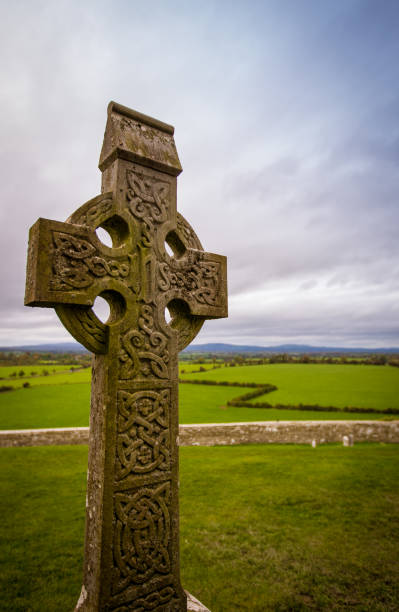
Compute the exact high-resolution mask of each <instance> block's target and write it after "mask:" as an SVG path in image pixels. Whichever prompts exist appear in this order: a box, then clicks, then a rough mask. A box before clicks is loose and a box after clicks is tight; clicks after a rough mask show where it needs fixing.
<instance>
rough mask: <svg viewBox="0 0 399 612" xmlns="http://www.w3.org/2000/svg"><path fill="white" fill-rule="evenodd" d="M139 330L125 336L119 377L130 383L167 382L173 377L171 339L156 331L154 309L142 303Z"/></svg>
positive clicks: (131, 331) (133, 330)
mask: <svg viewBox="0 0 399 612" xmlns="http://www.w3.org/2000/svg"><path fill="white" fill-rule="evenodd" d="M137 327H138V329H132V330H129V331H128V332H126V333H125V334H123V336H122V339H121V350H120V352H119V378H120V380H130V379H133V378H137V377H140V378H142V379H148V378H151V377H152V378H158V379H167V378H168V376H169V370H168V362H169V351H168V349H167V342H168V338H167V336H166V335H165V334H164V333H163V332H160V331H158V330H157V329H156V328H155V322H154V308H153V307H152V306H149V305H146V304H142V305H141V306H140V314H139V318H138V326H137Z"/></svg>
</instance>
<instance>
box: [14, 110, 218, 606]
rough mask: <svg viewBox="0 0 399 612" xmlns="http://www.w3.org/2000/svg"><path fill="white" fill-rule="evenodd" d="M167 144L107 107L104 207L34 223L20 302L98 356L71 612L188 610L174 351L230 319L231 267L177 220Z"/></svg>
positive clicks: (160, 131)
mask: <svg viewBox="0 0 399 612" xmlns="http://www.w3.org/2000/svg"><path fill="white" fill-rule="evenodd" d="M173 134H174V128H173V127H172V126H170V125H168V124H166V123H163V122H161V121H158V120H157V119H153V118H151V117H148V116H146V115H142V114H141V113H138V112H136V111H133V110H131V109H129V108H126V107H124V106H121V105H120V104H116V103H115V102H111V103H110V104H109V106H108V120H107V126H106V130H105V135H104V143H103V147H102V151H101V155H100V163H99V168H100V170H101V172H102V190H101V191H102V193H101V195H99V196H97V197H95V198H93V199H92V200H90V201H89V202H87V203H86V204H84V205H83V206H81V207H80V208H78V210H76V211H75V212H74V213H73V214H72V215H71V216H70V217H69V219H68V220H67V221H66V222H65V223H62V222H59V221H51V220H48V219H39V220H38V221H37V222H36V223H35V224H34V225H33V226H32V228H31V230H30V235H29V248H28V266H27V280H26V293H25V304H26V305H28V306H43V307H54V308H55V310H56V312H57V314H58V316H59V318H60V319H61V321H62V322H63V324H64V325H65V327H66V328H67V329H68V330H69V331H70V332H71V334H72V335H73V336H74V338H76V340H78V341H79V342H80V343H81V344H83V345H84V346H85V347H86V348H87V349H88V350H90V351H92V352H93V353H94V354H95V357H94V362H93V376H92V392H91V413H90V439H89V470H88V485H87V512H86V537H85V562H84V577H83V586H82V591H81V596H80V598H79V601H78V604H77V607H76V610H85V611H87V612H88V611H99V610H117V611H119V612H122V610H123V611H125V610H147V609H151V610H154V611H159V612H161V611H163V612H166V611H170V612H172V611H179V612H180V611H183V610H187V596H186V593H185V591H184V590H183V589H182V587H181V584H180V572H179V542H178V351H179V350H182V349H183V348H184V347H185V346H187V345H188V344H189V343H190V342H191V341H192V339H193V338H194V337H195V336H196V335H197V333H198V332H199V330H200V329H201V327H202V325H203V323H204V321H205V319H212V318H220V317H226V316H227V280H226V258H225V257H224V256H222V255H216V254H213V253H207V252H205V251H204V249H203V247H202V245H201V243H200V241H199V239H198V237H197V236H196V234H195V232H194V230H193V229H192V227H191V226H190V225H189V223H187V221H186V220H185V219H184V218H183V217H182V216H181V215H180V214H179V213H178V212H177V210H176V177H177V176H178V175H179V174H180V172H181V170H182V169H181V166H180V162H179V158H178V155H177V151H176V147H175V143H174V139H173ZM98 228H103V229H104V230H106V231H107V232H108V234H109V236H110V238H111V240H112V246H107V245H106V244H104V243H103V242H102V241H101V240H100V238H99V237H98V235H97V233H96V230H97V229H98ZM97 296H101V297H103V298H104V299H105V300H106V301H107V302H108V303H109V306H110V316H109V318H108V320H107V322H106V323H102V322H101V321H100V319H99V318H98V317H97V316H96V314H95V313H94V311H93V309H92V306H93V303H94V301H95V299H96V297H97ZM165 309H168V310H169V312H170V315H171V321H170V322H167V321H166V319H165ZM144 515H145V517H146V518H145V521H144V520H137V517H138V516H144Z"/></svg>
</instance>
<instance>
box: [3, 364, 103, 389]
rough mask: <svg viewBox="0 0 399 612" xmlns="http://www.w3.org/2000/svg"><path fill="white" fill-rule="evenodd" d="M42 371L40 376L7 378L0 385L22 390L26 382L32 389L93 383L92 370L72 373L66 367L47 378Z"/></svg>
mask: <svg viewBox="0 0 399 612" xmlns="http://www.w3.org/2000/svg"><path fill="white" fill-rule="evenodd" d="M42 371H43V370H42V369H39V370H38V372H39V374H38V375H37V376H28V377H24V378H22V377H21V378H20V377H19V376H17V377H16V378H6V379H4V380H2V381H0V385H10V386H12V387H14V388H16V389H20V388H22V386H23V384H24V383H26V382H28V383H29V386H30V387H37V386H42V385H45V386H49V385H67V384H72V385H73V384H75V383H82V382H85V383H88V382H90V381H91V368H85V369H84V370H77V371H75V372H71V371H70V370H68V369H65V366H64V367H63V370H57V371H56V373H53V372H52V371H50V370H49V374H48V375H47V376H41V375H40V374H41V373H42Z"/></svg>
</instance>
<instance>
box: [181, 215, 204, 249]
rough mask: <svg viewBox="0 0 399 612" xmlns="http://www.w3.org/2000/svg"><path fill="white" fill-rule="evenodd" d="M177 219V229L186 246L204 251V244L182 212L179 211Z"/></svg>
mask: <svg viewBox="0 0 399 612" xmlns="http://www.w3.org/2000/svg"><path fill="white" fill-rule="evenodd" d="M176 221H177V231H178V233H179V234H180V236H181V239H182V241H183V242H184V244H185V245H186V247H187V248H191V249H197V250H198V251H203V247H202V244H201V242H200V240H199V238H198V236H197V234H196V233H195V231H194V230H193V228H192V227H191V225H190V224H189V222H188V221H186V219H185V218H184V217H183V216H182V215H181V214H180V213H177V217H176Z"/></svg>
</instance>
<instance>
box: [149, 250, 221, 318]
mask: <svg viewBox="0 0 399 612" xmlns="http://www.w3.org/2000/svg"><path fill="white" fill-rule="evenodd" d="M158 289H159V290H160V291H161V292H164V296H163V301H164V303H165V304H168V303H169V302H171V301H173V300H176V299H178V300H182V301H184V302H185V303H186V304H187V306H188V307H189V309H190V313H191V314H192V315H194V316H198V317H204V318H206V319H218V318H222V317H227V259H226V257H225V256H224V255H217V254H215V253H206V252H203V251H199V250H196V249H187V250H186V252H185V254H184V257H183V258H182V259H179V258H178V257H172V258H170V260H169V262H167V263H165V262H164V263H161V264H160V265H159V277H158Z"/></svg>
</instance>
